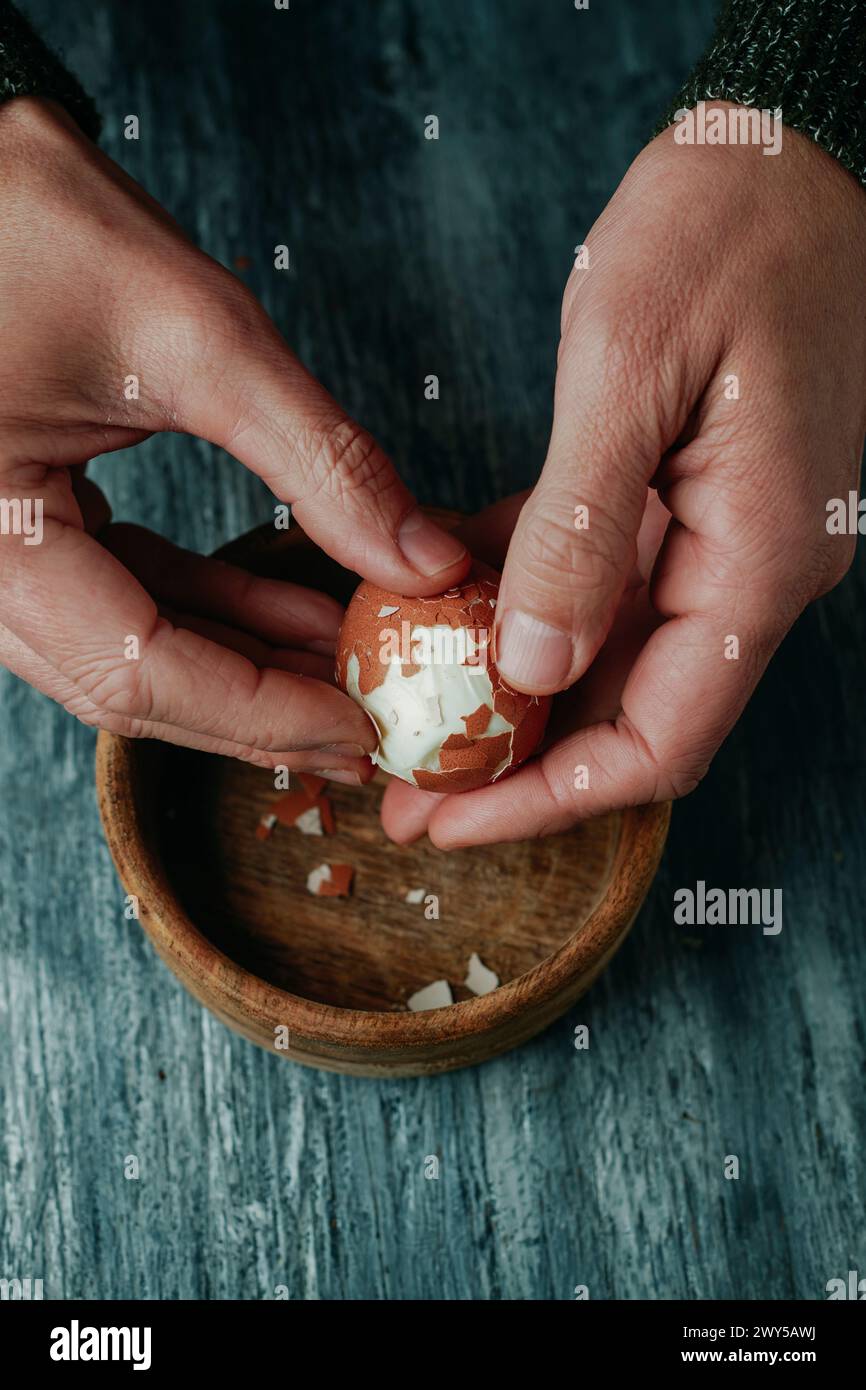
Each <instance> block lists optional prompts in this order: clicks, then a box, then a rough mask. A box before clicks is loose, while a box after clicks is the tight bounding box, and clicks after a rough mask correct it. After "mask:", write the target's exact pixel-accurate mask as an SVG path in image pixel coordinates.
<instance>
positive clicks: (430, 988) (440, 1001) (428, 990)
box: [406, 980, 454, 1014]
mask: <svg viewBox="0 0 866 1390" xmlns="http://www.w3.org/2000/svg"><path fill="white" fill-rule="evenodd" d="M406 1002H407V1004H408V1005H409V1008H410V1009H411V1010H412V1012H413V1014H418V1013H424V1012H426V1010H427V1009H444V1008H446V1007H447V1006H448V1005H449V1004H453V1003H454V996H453V995H452V993H451V986H450V985H449V983H448V981H447V980H434V981H433V983H432V985H425V986H424V988H423V989H419V990H416V992H415V993H414V994H411V995H410V996H409V998H408V999H407V1001H406Z"/></svg>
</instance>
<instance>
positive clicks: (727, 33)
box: [0, 0, 866, 186]
mask: <svg viewBox="0 0 866 1390" xmlns="http://www.w3.org/2000/svg"><path fill="white" fill-rule="evenodd" d="M26 94H29V95H38V96H47V97H54V98H55V100H57V101H59V102H60V103H61V104H62V105H63V106H65V107H66V109H67V110H68V111H69V112H70V113H71V115H73V116H74V117H75V119H76V120H77V121H78V124H79V125H80V126H81V128H82V130H84V131H85V132H86V133H87V134H88V135H90V136H91V137H92V138H93V139H96V138H97V137H98V135H99V128H100V122H99V116H98V115H97V113H96V109H95V107H94V105H93V103H92V101H91V100H90V98H89V97H88V96H87V95H86V93H85V92H84V91H83V89H82V88H81V86H80V85H79V83H78V82H77V81H76V79H75V78H74V77H73V76H72V75H71V74H70V73H68V72H67V71H66V69H65V68H64V67H63V66H62V64H61V63H60V62H59V61H58V59H57V58H55V57H54V55H53V54H52V53H51V52H49V50H48V49H47V48H46V47H45V45H44V44H43V43H42V42H41V40H40V39H39V38H38V37H37V36H36V34H35V33H34V32H33V30H32V29H31V28H30V25H29V24H27V22H26V21H25V20H24V19H23V18H22V16H21V15H20V14H18V12H17V10H15V9H14V8H13V6H12V5H11V4H10V3H9V0H0V101H3V100H8V99H9V98H10V97H14V96H23V95H26ZM702 98H704V99H707V100H709V99H711V98H714V99H716V100H720V99H724V100H728V101H733V102H736V103H738V104H739V105H743V106H756V107H760V108H762V109H769V110H775V109H776V108H777V107H780V108H781V110H782V119H783V121H784V123H785V125H788V126H791V127H792V128H793V129H794V130H799V131H802V132H803V134H804V135H809V136H811V138H812V139H813V140H816V141H817V142H818V144H819V145H822V146H823V147H824V149H825V150H827V151H829V153H830V154H832V155H833V156H834V157H835V158H836V159H838V160H839V162H840V164H844V166H845V168H846V169H850V171H851V173H852V174H854V175H855V177H856V178H858V179H859V180H860V182H861V183H862V184H863V185H864V186H866V0H725V4H724V5H723V7H722V11H721V14H720V16H719V20H718V24H717V27H716V33H715V37H714V38H713V41H712V43H711V45H710V47H709V49H708V50H707V52H706V54H705V55H704V57H703V58H702V59H701V61H700V62H699V63H698V65H697V67H696V68H695V70H694V72H693V73H692V75H691V77H690V78H689V79H688V81H687V82H686V84H685V86H684V87H683V89H682V91H681V92H680V93H679V94H678V96H677V97H676V98H675V100H674V101H673V102H672V103H671V105H670V107H669V108H668V110H667V112H666V113H665V117H664V119H663V120H662V121H661V122H660V123H659V125H658V127H657V130H661V129H663V128H664V126H665V125H667V124H669V122H670V121H671V120H672V119H673V116H674V112H675V111H677V110H678V109H680V108H682V107H691V106H694V105H695V103H696V102H697V101H699V100H701V99H702Z"/></svg>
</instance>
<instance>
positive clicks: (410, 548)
mask: <svg viewBox="0 0 866 1390" xmlns="http://www.w3.org/2000/svg"><path fill="white" fill-rule="evenodd" d="M397 544H398V545H399V547H400V549H401V550H402V552H403V554H404V555H405V556H406V559H407V560H408V561H409V564H410V565H411V566H412V568H413V569H416V570H418V572H419V574H426V575H428V576H432V575H434V574H439V572H440V570H445V569H450V568H451V567H452V565H456V564H457V561H458V560H460V559H462V558H463V556H464V555H465V554H466V546H465V545H463V543H462V541H458V539H457V537H456V536H449V535H448V533H447V531H440V529H439V527H438V526H437V525H436V523H435V522H433V521H430V520H429V518H428V517H426V516H425V515H424V513H423V512H422V511H421V510H420V509H419V508H417V507H416V508H415V511H414V512H410V513H409V515H408V516H407V517H406V520H405V521H404V522H403V525H402V526H401V527H400V530H399V531H398V532H397Z"/></svg>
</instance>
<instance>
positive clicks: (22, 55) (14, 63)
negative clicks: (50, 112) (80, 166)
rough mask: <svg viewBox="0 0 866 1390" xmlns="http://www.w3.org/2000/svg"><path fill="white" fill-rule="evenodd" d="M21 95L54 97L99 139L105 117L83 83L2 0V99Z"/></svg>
mask: <svg viewBox="0 0 866 1390" xmlns="http://www.w3.org/2000/svg"><path fill="white" fill-rule="evenodd" d="M19 96H40V97H52V98H53V99H54V100H55V101H57V102H59V103H60V105H61V106H64V107H65V108H66V110H67V111H68V112H69V114H70V116H73V117H74V119H75V120H76V121H77V122H78V124H79V125H80V126H81V129H82V130H83V131H84V133H85V135H89V136H90V138H91V140H96V139H98V137H99V131H100V127H101V121H100V118H99V115H98V114H97V111H96V107H95V106H94V104H93V102H92V101H91V99H90V97H89V96H88V95H87V93H86V92H85V91H84V89H83V87H82V86H81V85H80V83H79V82H78V80H77V79H76V78H75V77H73V76H72V74H71V73H69V72H67V71H66V69H65V68H64V66H63V64H62V63H61V62H60V60H59V58H56V57H55V55H54V54H53V53H52V52H51V51H50V49H48V48H46V46H45V44H44V43H43V42H42V40H41V39H40V38H39V36H38V35H37V34H36V33H35V32H34V30H33V29H32V28H31V27H30V25H29V24H28V23H27V20H26V19H25V18H24V17H23V15H21V14H19V13H18V11H17V10H16V9H14V8H13V6H12V5H11V4H10V3H9V0H0V102H3V101H10V100H11V99H12V97H19Z"/></svg>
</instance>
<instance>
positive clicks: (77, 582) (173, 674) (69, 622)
mask: <svg viewBox="0 0 866 1390" xmlns="http://www.w3.org/2000/svg"><path fill="white" fill-rule="evenodd" d="M0 199H2V206H3V228H2V236H0V324H2V335H0V592H2V595H3V601H2V627H0V661H2V662H3V663H4V664H5V665H7V666H9V667H10V668H11V669H12V670H13V671H14V672H16V673H17V674H18V675H19V676H22V677H23V678H24V679H25V680H28V681H30V682H31V683H32V684H33V685H35V686H37V687H38V688H39V689H40V690H42V691H44V692H46V693H47V694H49V695H51V696H53V698H54V699H56V700H59V701H61V702H62V704H64V705H65V706H66V708H67V709H69V710H70V711H71V712H72V713H74V714H76V715H77V716H78V718H79V719H81V720H83V721H84V723H86V724H92V725H97V726H99V727H100V728H105V729H110V730H111V731H112V732H114V733H119V734H125V735H128V736H132V737H136V736H143V737H156V738H163V739H166V740H168V741H169V742H171V743H180V744H186V745H188V746H190V747H195V748H203V749H207V750H209V751H213V752H219V753H228V754H232V755H233V756H235V757H240V758H245V759H247V760H249V761H251V762H256V763H260V764H262V765H264V766H274V765H275V764H277V763H285V764H287V765H288V766H294V767H314V766H317V767H327V768H333V769H337V770H340V769H344V770H346V771H347V774H348V775H349V776H353V775H355V774H356V773H359V774H360V775H362V776H365V775H367V774H366V772H364V768H365V767H366V766H367V765H366V764H364V763H359V759H360V758H362V757H363V755H364V754H365V753H366V752H369V751H370V750H371V749H372V748H373V747H374V746H375V733H374V730H373V728H372V725H371V724H370V721H369V720H368V718H367V716H366V715H365V714H364V713H363V711H362V710H361V709H359V708H358V706H357V705H355V703H354V702H353V701H352V700H350V699H348V698H347V697H346V696H345V695H343V694H342V693H340V692H339V691H338V690H336V689H335V688H334V687H333V686H332V685H329V684H324V683H322V682H323V681H324V680H327V679H328V678H329V675H330V669H331V666H332V663H331V662H330V661H329V660H328V658H327V655H326V654H327V653H328V652H329V651H332V650H333V645H334V639H335V638H336V634H337V630H338V627H339V622H340V616H341V613H340V608H339V605H338V604H336V603H334V602H333V601H332V600H331V599H329V598H327V597H325V596H324V595H319V594H315V593H312V592H310V591H308V590H305V589H302V588H299V587H297V586H295V585H290V584H282V583H277V582H274V581H265V580H259V579H253V578H251V577H250V576H248V575H246V574H245V573H243V572H242V571H240V570H237V569H234V568H232V567H231V566H228V565H222V564H219V563H218V562H217V561H214V560H206V559H202V558H200V557H198V556H193V555H190V554H187V553H186V552H183V551H179V550H178V549H177V548H176V547H174V546H171V545H169V544H168V542H166V541H163V540H161V539H160V538H159V537H156V536H153V535H151V534H150V533H148V532H144V531H142V530H141V529H140V528H135V527H111V526H108V525H107V522H108V519H109V512H108V507H107V504H106V503H105V499H104V498H103V497H102V495H101V494H100V493H99V491H98V489H97V488H96V487H95V486H94V484H93V483H92V482H90V481H89V480H88V479H86V478H85V477H84V476H83V465H84V464H85V463H86V462H87V461H88V460H89V459H90V458H92V457H93V456H94V455H96V454H104V453H109V452H111V451H112V450H115V449H122V448H127V447H129V446H130V445H132V444H136V443H139V442H140V441H141V440H143V439H146V438H147V437H148V436H149V435H150V434H151V433H153V432H154V431H156V430H164V429H171V430H180V431H183V432H186V433H190V434H195V435H199V436H201V437H202V438H204V439H207V440H210V441H211V442H212V443H214V444H218V445H221V446H222V447H223V448H225V449H228V450H229V451H230V452H231V453H232V454H233V455H234V456H235V458H237V459H239V460H240V462H241V463H243V464H245V465H246V467H248V468H250V469H251V470H252V471H253V472H255V473H257V474H258V475H259V476H260V477H261V478H263V479H264V480H265V481H266V482H267V483H268V485H269V486H270V487H271V489H272V490H273V492H274V493H275V495H276V496H277V497H278V498H279V499H281V500H282V501H284V502H289V503H291V504H292V505H293V513H294V515H295V517H296V518H297V519H298V520H299V521H300V522H301V523H302V525H303V526H304V529H305V530H306V531H307V532H308V533H309V534H310V536H311V537H312V538H313V539H314V540H316V541H317V542H318V543H319V544H320V545H321V546H322V547H323V548H324V549H325V550H327V551H328V553H329V554H330V555H332V556H334V557H335V558H336V559H337V560H339V561H340V563H342V564H343V565H345V566H347V567H348V568H350V569H354V570H357V571H358V572H359V573H360V574H362V575H364V576H365V577H367V578H369V579H372V580H373V581H374V582H376V583H378V584H382V585H385V586H387V587H390V588H393V589H396V590H399V591H401V592H403V593H406V594H428V593H438V592H440V591H441V590H442V589H444V588H447V587H448V586H449V585H451V584H454V583H457V582H459V581H460V579H462V577H463V575H464V573H465V571H466V568H467V565H468V556H467V555H466V553H465V550H464V549H463V548H462V547H461V546H460V544H459V543H458V542H456V541H455V540H453V539H452V538H451V537H449V536H446V535H445V534H444V533H442V532H441V531H439V529H438V528H437V527H435V526H434V525H433V524H432V523H431V522H428V521H427V520H426V519H424V518H423V517H422V516H421V513H420V512H419V511H418V510H417V508H416V506H415V503H414V501H413V499H412V497H411V495H410V493H409V492H408V491H407V490H406V488H405V487H404V486H403V485H402V483H401V482H400V481H399V479H398V478H397V476H396V474H395V473H394V471H393V469H392V467H391V465H390V463H389V462H388V461H387V459H386V458H385V457H384V455H383V454H382V453H381V451H380V450H379V449H378V448H377V446H376V445H375V443H374V442H373V441H372V440H371V439H370V438H369V437H368V436H367V435H366V434H365V433H364V432H363V431H362V430H361V429H360V428H359V427H358V426H357V425H355V424H354V423H353V422H352V421H350V420H348V419H347V418H346V417H345V415H344V414H343V413H342V412H341V410H340V409H339V407H338V406H337V405H336V403H335V402H334V401H333V400H332V399H331V397H330V396H328V394H327V393H326V392H325V391H324V390H323V389H322V387H321V386H319V385H318V383H317V382H316V381H314V380H313V378H312V377H311V376H310V375H309V374H308V373H307V372H306V371H305V370H304V368H303V367H302V366H301V365H300V363H299V362H298V361H297V360H296V359H295V358H294V357H293V356H292V354H291V353H290V351H289V350H288V348H287V347H286V344H285V343H284V341H283V340H282V338H281V337H280V336H279V334H278V333H277V331H276V329H275V328H274V326H273V324H272V323H271V322H270V320H269V319H268V317H267V315H266V314H265V313H264V311H263V310H262V309H261V307H260V306H259V305H258V304H257V302H256V301H255V300H254V299H253V297H252V295H250V294H249V293H248V292H247V290H246V289H245V288H244V287H243V286H242V285H241V284H240V283H239V282H238V281H237V280H236V279H235V278H234V277H233V276H232V275H230V274H229V273H228V272H227V271H225V270H224V269H222V268H221V267H220V266H218V265H217V264H216V263H215V262H213V261H211V260H210V259H209V258H208V257H207V256H204V255H203V254H202V253H201V252H199V251H197V250H196V249H195V247H193V246H192V245H191V244H190V243H189V242H188V241H187V240H186V238H185V237H184V236H183V234H182V232H181V231H180V229H179V228H178V227H177V226H176V225H175V224H174V223H173V222H172V221H171V219H170V218H169V217H168V216H167V215H166V213H165V212H164V211H163V210H162V209H161V208H160V207H159V206H158V204H156V203H155V202H154V201H153V200H152V199H151V198H149V197H148V195H147V194H145V193H144V192H143V191H142V190H141V189H140V188H139V187H138V186H137V185H136V184H135V183H133V181H132V180H131V179H129V178H128V177H127V176H126V175H125V174H124V173H123V172H122V170H120V169H119V168H118V167H117V166H116V165H114V164H112V162H111V161H110V160H109V159H107V158H106V157H105V156H104V155H102V154H101V153H100V152H99V151H98V150H97V149H96V148H95V147H94V146H93V145H92V144H91V143H90V142H89V141H88V140H87V139H86V138H85V137H84V136H83V135H82V134H81V132H80V131H79V130H78V128H77V126H76V125H75V124H74V122H73V121H72V120H71V119H70V118H69V117H68V116H66V115H65V113H64V112H63V111H62V110H61V109H60V108H59V107H56V106H54V104H53V103H50V102H46V101H42V100H35V99H32V98H18V99H16V100H14V101H11V102H9V103H6V104H5V105H3V106H0ZM130 378H135V379H136V380H137V383H138V394H137V396H136V395H135V388H134V387H133V388H132V389H131V390H130V388H129V381H130ZM130 395H132V396H133V398H132V399H129V398H128V397H129V396H130ZM39 504H41V506H42V521H41V528H40V537H39V541H38V543H32V542H33V541H34V539H35V536H36V530H35V526H34V522H35V518H36V516H37V515H38V511H37V508H38V506H39ZM16 508H17V511H16ZM28 509H29V510H28ZM28 516H29V517H30V529H31V535H30V536H29V537H28V536H27V535H25V534H23V530H22V525H23V523H22V521H21V519H22V517H24V518H26V517H28ZM130 637H133V638H136V639H137V641H138V644H139V651H138V655H137V658H133V659H129V656H128V653H129V652H130V651H132V650H134V647H132V646H131V645H130V643H129V642H128V639H129V638H130ZM316 677H318V678H319V679H315V678H316Z"/></svg>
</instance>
